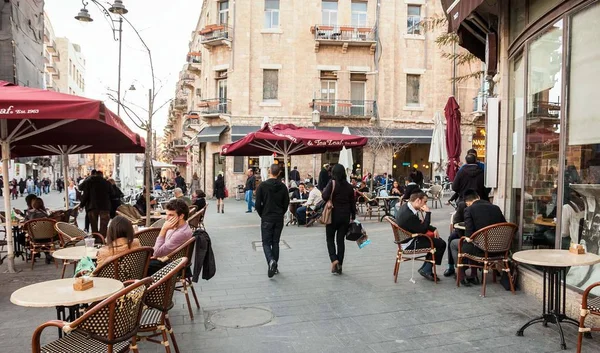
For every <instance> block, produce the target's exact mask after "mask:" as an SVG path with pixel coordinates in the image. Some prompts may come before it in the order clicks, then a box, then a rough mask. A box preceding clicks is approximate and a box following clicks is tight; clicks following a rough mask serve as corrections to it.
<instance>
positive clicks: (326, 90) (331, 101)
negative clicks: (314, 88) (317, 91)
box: [319, 80, 337, 115]
mask: <svg viewBox="0 0 600 353" xmlns="http://www.w3.org/2000/svg"><path fill="white" fill-rule="evenodd" d="M336 83H337V82H336V81H333V80H330V81H327V80H324V81H321V100H323V101H325V102H326V103H328V104H324V105H321V106H320V109H319V110H320V111H321V113H325V114H329V115H335V91H336Z"/></svg>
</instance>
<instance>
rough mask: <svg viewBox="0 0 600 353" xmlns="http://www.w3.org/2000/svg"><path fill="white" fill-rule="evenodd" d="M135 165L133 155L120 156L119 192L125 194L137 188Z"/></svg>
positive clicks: (124, 154)
mask: <svg viewBox="0 0 600 353" xmlns="http://www.w3.org/2000/svg"><path fill="white" fill-rule="evenodd" d="M135 164H136V163H135V154H133V153H123V154H121V190H122V191H123V193H125V194H127V192H128V191H130V190H131V189H135V188H136V187H137V182H136V176H137V173H136V171H135Z"/></svg>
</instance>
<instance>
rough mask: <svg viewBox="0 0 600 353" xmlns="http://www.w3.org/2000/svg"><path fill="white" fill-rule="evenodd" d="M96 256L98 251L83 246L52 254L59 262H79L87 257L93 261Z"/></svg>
mask: <svg viewBox="0 0 600 353" xmlns="http://www.w3.org/2000/svg"><path fill="white" fill-rule="evenodd" d="M97 254H98V249H96V248H89V249H86V247H85V245H84V246H72V247H69V248H64V249H59V250H56V251H55V252H54V253H52V256H53V257H55V258H57V259H60V260H81V259H82V258H83V257H84V256H89V257H90V258H91V259H95V258H96V255H97Z"/></svg>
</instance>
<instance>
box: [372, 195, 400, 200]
mask: <svg viewBox="0 0 600 353" xmlns="http://www.w3.org/2000/svg"><path fill="white" fill-rule="evenodd" d="M376 198H377V199H385V200H388V199H399V198H400V196H395V195H391V196H377V197H376Z"/></svg>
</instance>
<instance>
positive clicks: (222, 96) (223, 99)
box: [217, 79, 227, 114]
mask: <svg viewBox="0 0 600 353" xmlns="http://www.w3.org/2000/svg"><path fill="white" fill-rule="evenodd" d="M217 97H218V98H219V113H221V114H225V113H227V79H222V80H218V81H217Z"/></svg>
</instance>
